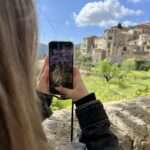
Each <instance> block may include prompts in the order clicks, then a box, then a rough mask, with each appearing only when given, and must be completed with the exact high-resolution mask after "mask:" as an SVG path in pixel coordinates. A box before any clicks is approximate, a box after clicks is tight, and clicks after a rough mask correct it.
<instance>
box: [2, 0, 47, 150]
mask: <svg viewBox="0 0 150 150" xmlns="http://www.w3.org/2000/svg"><path fill="white" fill-rule="evenodd" d="M34 10H35V9H34V5H33V2H32V0H0V149H1V150H46V149H47V141H46V138H45V135H44V133H43V130H42V127H41V119H40V118H41V117H40V113H39V110H38V107H37V105H36V99H37V98H36V95H35V94H34V87H33V67H32V66H33V62H34V61H33V58H34V55H35V54H34V53H35V49H36V44H37V28H36V15H35V11H34Z"/></svg>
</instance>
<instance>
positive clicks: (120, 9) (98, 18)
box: [73, 0, 143, 27]
mask: <svg viewBox="0 0 150 150" xmlns="http://www.w3.org/2000/svg"><path fill="white" fill-rule="evenodd" d="M142 13H143V12H142V11H141V10H133V9H130V8H127V7H125V6H124V5H122V4H121V3H120V2H119V0H104V1H98V2H90V3H87V4H86V5H85V6H84V7H83V8H82V9H81V10H80V12H79V13H76V12H74V13H73V16H74V20H75V22H76V24H77V25H78V26H89V25H99V26H102V27H106V26H111V25H116V24H117V23H118V22H119V21H118V20H122V19H123V18H124V17H126V16H135V15H137V16H138V15H141V14H142Z"/></svg>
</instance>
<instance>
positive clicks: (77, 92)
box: [56, 68, 89, 102]
mask: <svg viewBox="0 0 150 150" xmlns="http://www.w3.org/2000/svg"><path fill="white" fill-rule="evenodd" d="M73 82H74V88H73V89H68V88H64V87H62V86H59V87H56V90H57V91H59V92H60V93H61V94H62V95H64V97H67V98H71V99H72V100H73V101H74V102H75V101H78V100H80V99H81V98H83V97H85V96H87V95H88V94H89V93H88V90H87V89H86V87H85V85H84V83H83V81H82V79H81V75H80V72H79V70H78V69H77V68H74V79H73Z"/></svg>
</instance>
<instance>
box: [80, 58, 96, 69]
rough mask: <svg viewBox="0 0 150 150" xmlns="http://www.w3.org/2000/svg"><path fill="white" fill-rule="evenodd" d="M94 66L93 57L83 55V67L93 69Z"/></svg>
mask: <svg viewBox="0 0 150 150" xmlns="http://www.w3.org/2000/svg"><path fill="white" fill-rule="evenodd" d="M92 66H93V65H92V57H91V56H88V55H86V56H82V60H81V67H82V68H83V69H86V70H91V67H92Z"/></svg>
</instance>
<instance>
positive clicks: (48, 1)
mask: <svg viewBox="0 0 150 150" xmlns="http://www.w3.org/2000/svg"><path fill="white" fill-rule="evenodd" d="M36 9H37V19H38V28H39V41H40V42H41V43H45V44H47V43H48V42H49V41H54V40H61V41H64V40H65V41H66V40H67V41H68V40H69V41H73V42H74V43H80V41H81V40H82V39H83V38H84V37H87V36H92V35H97V36H101V35H103V33H104V30H105V29H107V28H110V27H111V26H114V25H117V24H118V23H119V22H121V23H122V24H124V25H125V26H132V25H136V24H139V23H144V22H150V0H36Z"/></svg>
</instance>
